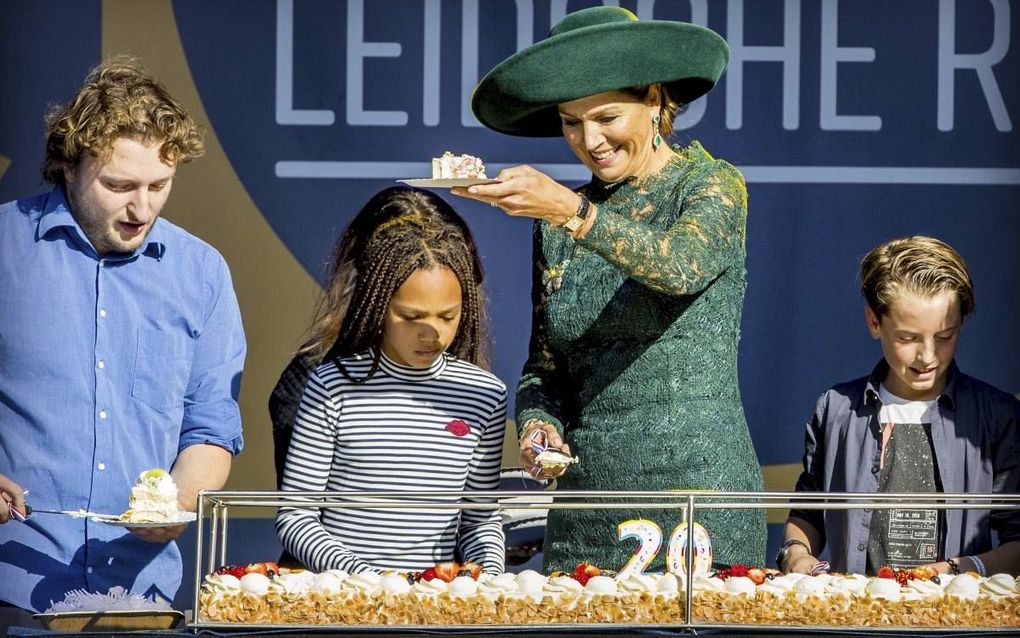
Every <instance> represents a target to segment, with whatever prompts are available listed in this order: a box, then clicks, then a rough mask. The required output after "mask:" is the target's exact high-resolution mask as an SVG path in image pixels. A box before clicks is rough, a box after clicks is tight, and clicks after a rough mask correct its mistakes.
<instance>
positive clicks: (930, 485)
mask: <svg viewBox="0 0 1020 638" xmlns="http://www.w3.org/2000/svg"><path fill="white" fill-rule="evenodd" d="M879 398H880V399H881V400H882V408H881V411H880V412H879V419H880V420H881V423H882V451H881V461H880V463H879V467H880V468H881V469H880V470H879V475H878V491H879V492H880V493H897V492H898V493H905V492H921V493H934V492H941V491H942V486H941V485H940V481H939V478H938V468H937V467H936V463H935V454H934V452H933V451H932V443H931V419H930V418H927V417H926V416H925V415H926V413H927V412H928V409H929V408H930V407H931V405H932V404H933V403H935V400H934V399H933V400H931V401H908V400H906V399H902V398H900V397H898V396H895V395H893V394H891V393H890V392H889V391H888V390H886V388H885V386H882V387H881V388H880V389H879ZM939 516H940V514H939V510H937V509H930V510H929V509H875V511H874V513H873V514H872V516H871V528H870V534H869V537H868V572H869V573H872V574H873V573H875V572H877V571H878V569H879V568H880V567H882V566H883V565H889V566H890V567H892V568H894V569H908V568H911V567H917V566H918V565H926V564H928V563H933V562H935V561H936V560H938V548H939V533H940V528H941V526H940V519H939Z"/></svg>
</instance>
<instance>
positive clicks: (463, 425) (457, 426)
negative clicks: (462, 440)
mask: <svg viewBox="0 0 1020 638" xmlns="http://www.w3.org/2000/svg"><path fill="white" fill-rule="evenodd" d="M446 431H447V432H450V433H451V434H453V435H454V436H464V435H465V434H467V433H468V432H470V431H471V426H469V425H468V424H467V422H466V421H462V420H460V419H454V420H453V421H450V422H449V423H447V424H446Z"/></svg>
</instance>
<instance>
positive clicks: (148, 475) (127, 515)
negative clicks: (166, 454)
mask: <svg viewBox="0 0 1020 638" xmlns="http://www.w3.org/2000/svg"><path fill="white" fill-rule="evenodd" d="M180 515H181V511H180V509H179V508H178V506H177V484H176V483H174V479H173V478H172V477H171V476H170V475H169V474H168V473H167V472H166V470H161V469H159V468H154V469H151V470H145V471H144V472H142V473H141V474H139V475H138V480H137V481H135V484H134V485H133V486H132V487H131V498H130V500H129V501H128V509H127V511H126V512H124V513H123V514H121V515H120V519H121V520H122V521H130V522H134V523H158V522H163V521H168V522H175V521H177V520H178V519H179V518H180Z"/></svg>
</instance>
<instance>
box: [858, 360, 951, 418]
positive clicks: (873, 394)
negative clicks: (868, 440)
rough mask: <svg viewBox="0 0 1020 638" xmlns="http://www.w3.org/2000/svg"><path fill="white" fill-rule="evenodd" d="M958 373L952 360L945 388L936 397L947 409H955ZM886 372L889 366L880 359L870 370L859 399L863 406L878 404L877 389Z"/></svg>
mask: <svg viewBox="0 0 1020 638" xmlns="http://www.w3.org/2000/svg"><path fill="white" fill-rule="evenodd" d="M958 371H959V368H958V367H957V366H956V361H955V360H954V361H952V362H951V363H950V364H949V372H948V373H947V374H948V378H947V380H946V387H944V388H942V393H941V394H939V396H938V397H937V399H938V402H939V404H941V405H944V406H946V407H947V408H949V409H954V408H955V407H956V377H957V372H958ZM888 372H889V364H888V363H887V362H886V360H885V359H880V360H879V361H878V363H877V364H876V365H875V367H874V368H873V369H872V371H871V374H870V375H868V380H867V382H866V383H865V384H864V396H862V397H861V401H862V402H863V403H864V404H865V405H867V404H876V405H877V404H878V402H879V398H878V388H879V387H880V386H881V385H882V379H884V378H885V375H886V373H888Z"/></svg>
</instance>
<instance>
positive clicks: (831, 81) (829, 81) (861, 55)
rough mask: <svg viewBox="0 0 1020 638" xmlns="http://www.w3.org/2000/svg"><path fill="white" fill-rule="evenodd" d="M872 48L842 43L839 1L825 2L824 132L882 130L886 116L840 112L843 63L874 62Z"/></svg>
mask: <svg viewBox="0 0 1020 638" xmlns="http://www.w3.org/2000/svg"><path fill="white" fill-rule="evenodd" d="M874 61H875V50H874V49H872V48H871V47H841V46H839V0H823V2H822V69H821V71H822V78H821V87H820V89H821V93H820V95H819V98H820V101H819V112H818V119H819V124H820V125H821V127H822V130H823V131H880V130H882V118H881V117H879V116H877V115H840V114H838V113H837V112H836V103H837V100H836V95H837V92H838V88H839V82H838V81H837V79H836V75H837V65H839V63H840V62H874Z"/></svg>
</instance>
